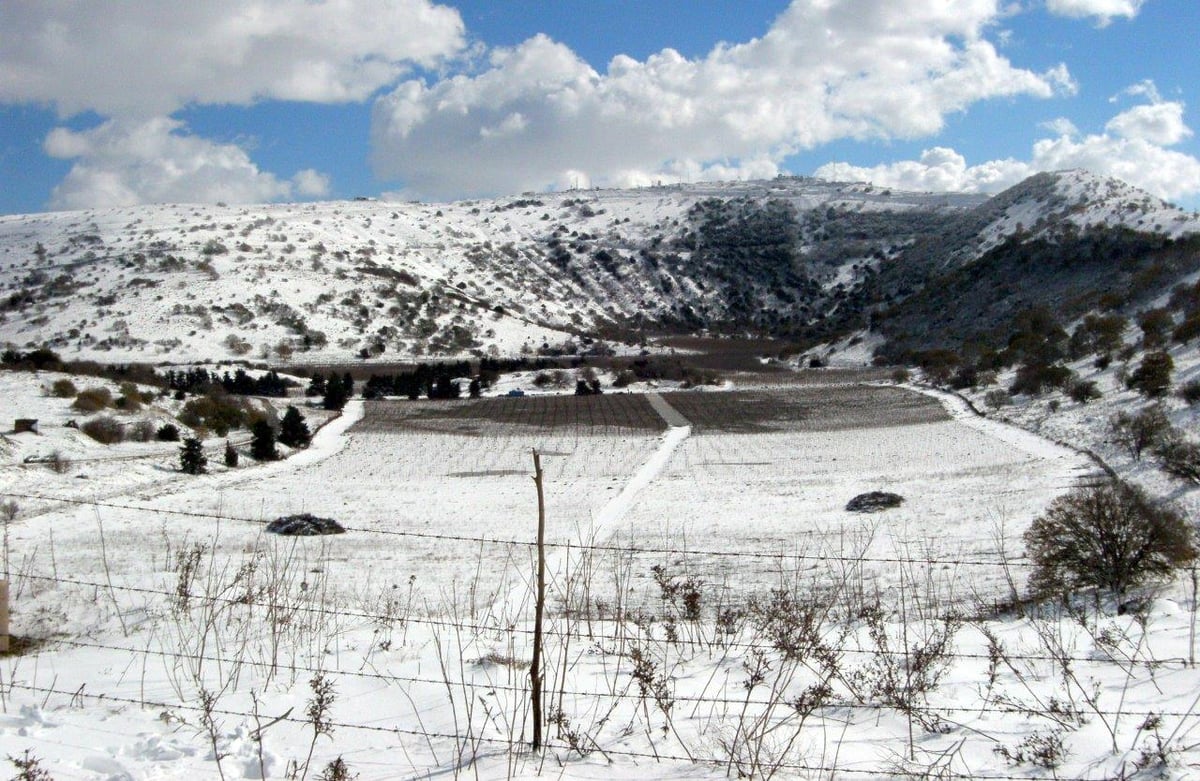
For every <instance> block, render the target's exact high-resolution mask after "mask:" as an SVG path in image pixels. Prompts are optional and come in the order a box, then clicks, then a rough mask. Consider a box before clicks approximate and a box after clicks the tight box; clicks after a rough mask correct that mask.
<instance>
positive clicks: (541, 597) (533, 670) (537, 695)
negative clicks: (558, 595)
mask: <svg viewBox="0 0 1200 781" xmlns="http://www.w3.org/2000/svg"><path fill="white" fill-rule="evenodd" d="M533 482H534V484H536V485H537V499H538V531H537V595H536V597H535V598H534V618H533V663H532V664H531V665H530V668H529V683H530V704H531V705H532V707H533V750H534V751H538V750H539V749H541V747H542V614H543V611H544V610H545V607H546V549H545V544H546V499H545V494H544V492H543V491H542V459H541V456H540V455H539V454H538V452H537V450H534V451H533Z"/></svg>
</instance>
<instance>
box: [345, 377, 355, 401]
mask: <svg viewBox="0 0 1200 781" xmlns="http://www.w3.org/2000/svg"><path fill="white" fill-rule="evenodd" d="M342 390H343V391H345V392H346V398H347V399H352V398H354V378H353V377H351V376H350V372H346V373H345V374H343V375H342Z"/></svg>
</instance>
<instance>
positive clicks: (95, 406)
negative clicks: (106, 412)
mask: <svg viewBox="0 0 1200 781" xmlns="http://www.w3.org/2000/svg"><path fill="white" fill-rule="evenodd" d="M71 406H72V407H74V408H75V409H77V410H79V411H80V412H99V411H100V410H102V409H107V408H109V407H111V406H112V391H110V390H109V389H108V388H87V389H86V390H81V391H79V394H78V395H77V396H76V397H75V402H74V403H73V404H72V405H71Z"/></svg>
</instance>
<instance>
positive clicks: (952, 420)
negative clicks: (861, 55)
mask: <svg viewBox="0 0 1200 781" xmlns="http://www.w3.org/2000/svg"><path fill="white" fill-rule="evenodd" d="M0 382H2V383H3V388H2V389H0V390H3V392H5V393H6V394H7V395H6V398H19V399H20V400H21V406H20V409H21V414H22V415H23V416H29V417H39V418H40V419H42V421H43V422H42V433H41V434H40V435H32V434H21V435H12V436H6V438H5V439H4V440H3V441H2V443H0V444H3V447H4V448H5V454H4V459H5V460H4V462H3V470H0V480H2V481H3V482H2V483H0V485H2V486H3V488H2V491H3V493H4V494H5V496H2V497H0V501H5V500H7V501H13V502H16V503H17V505H18V508H17V513H16V517H15V518H14V519H13V521H12V523H10V524H8V525H7V526H6V536H5V550H4V552H5V557H6V569H7V570H8V571H9V573H10V577H11V589H12V599H11V602H12V612H13V633H14V635H15V636H16V640H17V643H18V647H19V649H20V652H19V653H17V654H13V655H9V656H6V657H3V659H2V660H0V697H2V699H0V705H2V706H3V712H2V713H0V755H7V756H13V757H17V758H18V759H19V758H21V757H22V756H24V754H23V752H25V751H29V752H30V753H29V755H28V756H30V757H35V758H37V759H38V760H39V761H40V764H41V766H42V767H44V768H45V769H46V770H48V771H49V772H50V773H51V775H52V776H53V777H54V778H57V779H120V778H136V779H151V778H153V779H160V778H180V779H183V778H187V779H192V778H216V777H224V778H260V777H268V778H285V777H289V775H290V776H291V777H297V778H300V777H308V778H317V777H321V776H322V774H324V777H326V778H333V777H338V776H336V775H335V773H334V769H333V767H332V766H331V764H330V763H333V762H335V761H336V760H337V759H338V758H341V760H342V761H343V762H344V763H345V766H346V767H347V768H348V770H349V773H350V775H349V776H345V777H353V776H354V774H358V775H359V777H360V778H362V779H390V778H434V777H472V778H486V779H491V778H532V777H542V776H544V777H555V778H579V779H594V778H613V777H620V778H697V777H712V778H719V777H725V776H737V775H750V776H754V777H764V778H765V777H770V776H772V775H776V777H789V778H791V777H800V778H880V777H891V776H895V777H913V776H919V777H943V778H954V777H968V778H1010V777H1012V778H1023V777H1050V776H1051V775H1052V774H1056V777H1058V778H1095V779H1099V778H1112V777H1117V776H1118V775H1121V774H1123V775H1124V777H1134V775H1135V773H1136V772H1139V771H1137V769H1136V765H1137V764H1138V763H1141V764H1142V765H1143V766H1144V767H1145V770H1143V771H1140V772H1142V773H1143V775H1142V776H1139V777H1146V778H1150V777H1158V776H1157V775H1155V774H1156V773H1158V771H1159V770H1162V771H1163V774H1164V775H1165V776H1166V777H1171V778H1186V777H1189V775H1190V774H1192V773H1194V772H1196V763H1197V761H1200V750H1198V749H1196V748H1195V745H1194V744H1196V743H1197V742H1198V741H1200V737H1197V735H1198V733H1200V729H1198V727H1200V714H1197V713H1195V706H1196V702H1195V700H1196V699H1197V692H1198V691H1200V674H1198V673H1197V672H1196V671H1195V670H1194V669H1193V668H1191V667H1189V666H1188V665H1187V660H1188V659H1189V657H1190V654H1191V648H1192V647H1193V645H1194V644H1193V642H1192V640H1191V639H1190V636H1189V628H1190V625H1191V624H1190V622H1191V618H1192V614H1191V612H1190V610H1191V609H1192V606H1193V604H1194V594H1193V593H1192V592H1191V588H1190V586H1189V587H1185V586H1186V584H1180V585H1175V586H1172V587H1170V588H1167V589H1165V590H1163V591H1162V592H1161V593H1159V594H1157V595H1156V596H1154V597H1153V598H1151V599H1150V600H1149V601H1148V602H1147V607H1146V609H1145V611H1144V612H1142V613H1139V614H1138V615H1136V616H1121V617H1115V616H1112V615H1107V614H1105V613H1104V612H1102V611H1095V610H1087V611H1084V612H1083V613H1081V614H1079V615H1076V616H1074V617H1068V616H1058V615H1049V614H1043V615H1040V616H1039V615H1031V614H1025V615H1024V616H1016V615H1014V614H1011V613H996V612H994V611H993V610H991V607H992V606H993V605H994V604H995V603H997V602H1005V601H1007V600H1009V599H1010V598H1011V597H1012V596H1013V593H1012V591H1013V589H1017V590H1020V589H1021V588H1022V586H1023V582H1024V578H1025V575H1026V569H1027V568H1026V566H1025V562H1023V561H1022V560H1021V551H1020V548H1021V545H1020V535H1021V532H1022V531H1023V530H1024V528H1025V527H1026V526H1027V525H1028V523H1029V521H1030V520H1031V519H1032V518H1033V517H1034V516H1035V515H1036V514H1037V513H1039V512H1040V511H1041V509H1042V508H1044V507H1045V505H1046V504H1047V503H1048V502H1049V501H1051V500H1052V499H1053V498H1054V497H1055V496H1057V495H1059V494H1060V493H1062V492H1064V491H1066V490H1068V489H1069V488H1070V487H1071V486H1072V485H1074V484H1075V482H1076V481H1077V480H1079V479H1081V478H1084V477H1086V476H1087V475H1088V474H1089V473H1091V472H1092V471H1093V469H1094V467H1093V465H1092V463H1091V462H1090V461H1089V460H1088V459H1086V458H1085V457H1083V456H1080V455H1078V454H1077V453H1075V452H1074V451H1072V450H1070V449H1068V448H1065V447H1061V446H1058V445H1055V444H1053V443H1051V442H1048V441H1047V440H1044V439H1041V438H1038V437H1035V436H1032V435H1030V434H1027V433H1025V432H1023V431H1020V430H1017V429H1014V428H1012V427H1010V426H1007V425H1004V424H1003V423H1000V422H997V421H994V420H991V419H982V418H979V417H977V416H976V415H974V414H973V413H971V412H970V411H969V409H967V408H966V406H965V405H964V404H962V403H961V402H959V401H957V400H956V399H954V398H952V397H941V396H930V395H923V394H921V393H919V392H918V391H916V390H912V389H904V388H898V387H893V386H882V385H870V386H860V387H855V386H847V385H839V386H838V387H836V388H833V387H830V388H821V387H820V386H815V387H814V386H812V385H803V386H799V385H798V386H795V387H792V388H776V389H771V390H758V391H754V392H749V393H746V392H738V391H734V392H731V393H710V392H705V393H686V392H679V393H662V394H661V395H658V396H655V395H646V396H633V395H628V396H618V395H610V396H605V397H600V398H598V399H597V398H591V399H574V398H564V399H561V400H559V401H557V402H555V401H553V400H545V399H541V400H539V399H532V398H531V399H525V400H520V399H518V400H509V399H486V400H483V401H481V402H467V401H463V402H455V403H442V404H438V403H435V402H415V403H408V402H382V403H363V402H352V403H351V404H350V406H348V407H347V409H346V411H345V413H344V414H343V415H342V416H341V417H340V418H338V419H336V420H334V421H332V422H330V423H328V424H327V425H325V426H324V427H323V428H321V430H320V431H319V433H318V434H317V435H316V437H315V439H314V442H313V444H312V446H311V447H309V448H308V449H307V450H304V451H301V452H298V453H295V454H293V455H292V456H291V457H290V458H289V459H288V460H286V461H283V462H277V463H273V464H266V465H253V464H252V463H251V465H243V466H241V467H238V468H236V469H226V468H225V467H216V466H214V467H213V468H212V470H211V472H210V474H207V475H202V476H186V475H182V474H179V473H178V472H177V471H175V467H176V465H177V463H178V457H177V453H176V451H175V450H174V448H173V447H168V446H164V445H162V444H161V443H160V444H157V445H155V444H145V445H141V444H139V445H121V446H119V449H118V452H119V453H121V454H126V453H128V454H129V455H136V456H138V458H136V459H132V460H128V461H126V460H116V455H117V453H116V452H111V453H110V452H108V451H107V450H106V449H105V448H104V447H102V446H99V445H96V444H95V443H90V442H88V441H86V440H84V439H80V440H79V441H76V440H75V439H74V437H75V434H76V432H74V431H73V430H70V429H66V430H64V429H63V428H62V426H61V422H62V421H61V418H62V417H63V416H65V415H66V414H67V412H66V410H65V404H66V402H65V401H64V400H61V399H51V398H48V397H45V396H43V395H41V394H40V391H39V387H40V385H41V384H43V383H45V382H47V377H46V376H42V377H39V378H36V379H31V375H27V374H19V373H13V372H6V373H3V374H0ZM20 394H24V395H23V396H22V395H20ZM526 402H527V403H528V404H529V405H530V406H529V407H527V408H526V409H527V410H536V414H534V413H529V414H527V415H525V416H524V417H522V415H521V414H520V412H519V408H518V407H517V406H515V405H519V404H521V403H526ZM164 403H166V402H164ZM538 405H540V406H538ZM581 405H591V406H581ZM26 410H29V411H28V412H27V411H26ZM167 412H170V409H169V408H164V414H165V413H167ZM493 412H494V414H493ZM501 413H502V414H501ZM314 422H315V419H314ZM314 427H315V426H314ZM50 447H53V448H57V449H61V450H64V452H65V451H66V450H67V449H68V447H71V448H74V449H72V450H70V454H71V457H72V458H73V459H75V460H76V463H75V465H73V466H72V467H71V468H70V469H69V470H68V471H67V472H66V473H64V474H55V473H53V472H51V471H50V470H49V469H48V468H47V467H46V465H41V464H35V465H25V464H21V463H20V462H21V461H22V459H23V457H24V456H25V455H27V454H29V453H32V452H40V451H41V450H44V449H47V448H50ZM152 448H158V449H159V450H158V451H155V452H151V449H152ZM535 449H536V450H537V451H538V452H539V453H540V454H541V461H542V464H543V466H544V469H545V477H544V487H545V492H546V516H547V539H548V541H549V542H550V543H551V546H550V547H549V551H548V578H549V589H548V591H549V609H548V614H549V615H548V619H547V622H546V637H545V640H544V643H543V647H544V649H545V657H544V658H545V663H546V676H545V677H546V683H545V687H544V688H545V691H546V703H545V707H546V713H547V726H546V730H545V736H544V737H545V740H546V742H547V744H548V748H546V749H545V750H543V751H542V752H539V753H534V752H531V751H530V750H529V748H528V743H529V740H530V738H531V735H532V729H533V728H532V714H531V710H530V704H529V688H530V686H529V676H528V665H529V660H530V658H531V654H532V629H533V621H532V618H533V605H532V599H531V594H532V590H533V588H532V581H533V572H534V566H533V561H534V549H533V547H532V546H531V544H530V543H531V542H532V540H533V539H534V537H535V529H536V519H537V505H536V498H535V486H534V483H533V481H532V480H530V479H529V478H530V476H532V474H533V468H532V452H533V451H534V450H535ZM89 456H90V458H89ZM214 460H218V459H214ZM80 475H87V477H86V478H83V477H81V476H80ZM870 490H887V491H892V492H895V493H899V494H901V495H902V496H904V497H905V502H904V504H903V505H902V506H901V507H899V508H896V509H893V510H889V511H886V512H882V513H877V514H872V515H859V514H852V513H848V512H846V511H845V509H844V506H845V504H846V502H847V501H848V500H849V499H850V498H851V497H853V496H854V495H856V494H859V493H862V492H865V491H870ZM34 496H42V497H57V498H59V499H66V500H70V501H69V502H67V501H62V502H58V501H51V500H50V499H47V498H43V499H35V498H32V497H34ZM298 512H311V513H313V514H315V515H318V516H326V517H332V518H335V519H337V520H339V521H340V522H341V523H343V524H344V525H345V526H346V527H347V528H348V529H349V531H348V532H347V533H346V534H344V535H337V536H330V537H319V538H279V537H275V536H274V535H268V534H266V533H264V531H263V526H264V522H266V521H270V520H271V519H273V518H275V517H277V516H279V515H284V514H290V513H298ZM1006 562H1007V566H1003V565H1004V564H1005V563H1006ZM1160 759H1161V760H1162V762H1161V763H1160V762H1159V760H1160ZM1052 764H1053V765H1055V766H1056V767H1057V770H1055V771H1051V770H1049V769H1047V767H1045V766H1048V765H1052Z"/></svg>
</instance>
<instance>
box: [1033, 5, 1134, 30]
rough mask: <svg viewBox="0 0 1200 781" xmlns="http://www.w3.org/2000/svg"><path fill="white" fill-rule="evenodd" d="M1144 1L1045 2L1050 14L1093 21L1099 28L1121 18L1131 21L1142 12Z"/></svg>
mask: <svg viewBox="0 0 1200 781" xmlns="http://www.w3.org/2000/svg"><path fill="white" fill-rule="evenodd" d="M1144 4H1145V0H1046V8H1047V9H1049V11H1050V13H1052V14H1058V15H1059V16H1067V17H1070V18H1072V19H1088V18H1090V19H1093V20H1095V22H1096V24H1097V25H1099V26H1100V27H1105V26H1107V25H1109V24H1110V23H1111V22H1112V20H1113V19H1115V18H1117V17H1118V16H1123V17H1125V18H1126V19H1132V18H1133V17H1135V16H1137V15H1138V11H1140V10H1142V6H1143V5H1144Z"/></svg>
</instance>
